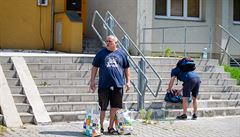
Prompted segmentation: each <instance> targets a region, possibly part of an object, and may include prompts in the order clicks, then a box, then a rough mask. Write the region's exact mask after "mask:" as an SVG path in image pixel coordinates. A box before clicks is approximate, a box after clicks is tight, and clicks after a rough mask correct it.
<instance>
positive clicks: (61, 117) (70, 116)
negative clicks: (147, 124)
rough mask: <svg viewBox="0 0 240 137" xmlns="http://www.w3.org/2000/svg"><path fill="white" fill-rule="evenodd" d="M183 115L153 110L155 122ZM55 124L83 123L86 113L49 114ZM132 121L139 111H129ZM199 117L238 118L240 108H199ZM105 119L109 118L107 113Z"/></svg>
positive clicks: (138, 115)
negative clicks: (66, 122) (64, 122)
mask: <svg viewBox="0 0 240 137" xmlns="http://www.w3.org/2000/svg"><path fill="white" fill-rule="evenodd" d="M181 114H182V109H168V110H165V109H153V110H152V115H151V118H152V119H153V120H159V119H169V118H171V119H172V118H174V119H175V117H176V116H178V115H181ZM49 115H50V117H51V119H52V121H53V122H60V121H82V120H84V118H85V115H86V111H72V112H49ZM129 115H130V117H131V118H132V119H140V118H141V117H140V113H139V112H138V111H129ZM187 115H188V119H190V118H191V115H192V109H190V108H189V109H188V111H187ZM197 115H198V117H214V116H236V115H238V116H239V115H240V107H216V108H199V109H198V112H197ZM105 118H109V113H108V111H107V113H106V115H105Z"/></svg>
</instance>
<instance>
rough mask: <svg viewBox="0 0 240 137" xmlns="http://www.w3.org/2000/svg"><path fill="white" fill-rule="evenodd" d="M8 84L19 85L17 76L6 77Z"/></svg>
mask: <svg viewBox="0 0 240 137" xmlns="http://www.w3.org/2000/svg"><path fill="white" fill-rule="evenodd" d="M7 82H8V85H11V86H21V82H20V79H19V78H7Z"/></svg>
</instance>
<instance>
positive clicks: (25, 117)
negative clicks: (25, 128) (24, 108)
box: [19, 112, 34, 124]
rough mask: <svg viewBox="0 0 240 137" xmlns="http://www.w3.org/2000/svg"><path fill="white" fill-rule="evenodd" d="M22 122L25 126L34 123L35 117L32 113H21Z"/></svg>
mask: <svg viewBox="0 0 240 137" xmlns="http://www.w3.org/2000/svg"><path fill="white" fill-rule="evenodd" d="M19 115H20V117H21V120H22V122H23V124H27V123H32V124H33V123H34V115H33V114H31V113H27V112H20V113H19Z"/></svg>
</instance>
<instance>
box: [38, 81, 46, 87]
mask: <svg viewBox="0 0 240 137" xmlns="http://www.w3.org/2000/svg"><path fill="white" fill-rule="evenodd" d="M40 85H41V86H47V85H48V83H47V82H46V81H44V82H43V83H41V84H40Z"/></svg>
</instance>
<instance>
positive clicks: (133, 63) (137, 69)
mask: <svg viewBox="0 0 240 137" xmlns="http://www.w3.org/2000/svg"><path fill="white" fill-rule="evenodd" d="M97 15H98V16H99V18H100V19H101V20H102V22H103V23H104V26H105V27H107V29H108V30H109V31H111V33H112V34H113V35H114V36H116V35H115V34H114V32H113V31H112V30H111V29H110V28H109V26H108V24H107V23H106V21H105V20H104V19H103V18H102V16H101V15H100V14H99V12H98V11H95V12H94V15H93V20H92V28H93V30H94V31H95V32H96V34H97V35H98V37H99V38H100V40H101V41H102V42H103V43H104V44H106V43H105V41H104V40H103V38H102V36H101V35H100V34H99V32H98V31H97V29H96V27H95V26H94V24H95V18H96V16H97ZM106 16H111V17H112V19H113V20H114V21H115V23H116V24H117V25H118V27H119V28H120V29H121V30H122V32H123V33H124V34H125V36H126V37H127V38H128V39H129V40H130V42H131V43H132V45H133V46H134V47H135V48H136V49H137V50H138V52H139V53H140V55H141V56H142V58H143V59H144V61H145V62H147V63H148V65H149V64H150V63H149V62H148V61H147V60H146V58H145V57H144V55H143V53H142V52H141V51H140V50H139V49H138V48H137V46H136V44H135V43H134V42H133V41H132V39H131V38H130V37H129V36H128V35H127V33H126V32H125V31H124V30H123V28H122V27H121V26H120V25H119V23H118V22H117V21H116V19H115V18H114V17H113V16H112V15H111V13H110V12H109V11H107V12H106ZM118 43H119V46H120V47H121V48H122V49H123V50H124V51H125V52H126V54H127V55H128V57H129V60H130V63H131V65H133V68H134V70H135V71H136V72H137V73H140V74H141V75H142V76H143V77H144V78H145V79H146V82H145V85H144V89H145V88H146V87H147V88H148V89H149V91H150V92H151V93H152V94H153V96H154V97H156V96H157V95H158V92H159V90H160V86H161V83H162V79H161V77H160V76H159V75H158V74H157V72H156V71H155V70H154V69H153V67H152V65H151V64H150V65H149V66H150V67H151V68H152V70H153V71H154V73H155V74H157V77H158V78H159V83H158V88H157V91H156V93H155V94H154V92H153V91H152V89H151V88H150V87H149V85H148V78H147V76H146V75H145V74H144V72H143V70H142V69H140V67H139V66H138V65H137V64H136V63H135V61H134V60H133V58H132V57H131V55H130V54H129V53H128V51H127V49H126V48H125V47H124V46H123V45H122V43H121V42H120V41H118ZM131 83H132V84H133V86H134V88H135V89H136V90H137V92H138V93H139V95H141V96H142V94H141V92H140V91H139V90H138V88H136V86H135V84H134V83H133V82H132V81H131Z"/></svg>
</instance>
